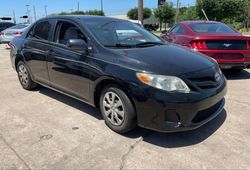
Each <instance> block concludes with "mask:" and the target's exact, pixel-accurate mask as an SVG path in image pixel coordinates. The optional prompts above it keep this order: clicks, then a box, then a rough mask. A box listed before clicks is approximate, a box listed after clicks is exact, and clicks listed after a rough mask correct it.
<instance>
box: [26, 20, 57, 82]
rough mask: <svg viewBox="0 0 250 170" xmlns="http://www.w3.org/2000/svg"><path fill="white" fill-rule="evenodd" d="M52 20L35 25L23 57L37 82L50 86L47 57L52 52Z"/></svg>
mask: <svg viewBox="0 0 250 170" xmlns="http://www.w3.org/2000/svg"><path fill="white" fill-rule="evenodd" d="M52 27H53V23H52V20H42V21H40V22H38V23H37V24H35V25H34V26H33V27H32V28H31V30H30V31H29V33H28V34H27V37H26V39H25V41H24V44H23V47H22V48H23V49H22V51H23V55H24V57H25V60H26V64H27V65H28V68H29V69H30V71H31V73H32V76H33V78H34V79H35V81H38V82H40V83H43V84H44V83H45V84H49V75H48V69H47V57H48V51H49V50H50V35H51V30H52Z"/></svg>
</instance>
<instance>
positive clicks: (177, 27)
mask: <svg viewBox="0 0 250 170" xmlns="http://www.w3.org/2000/svg"><path fill="white" fill-rule="evenodd" d="M170 32H171V33H174V34H175V33H183V32H185V30H184V29H183V28H182V26H181V25H176V26H175V27H174V28H173V29H172V30H171V31H170Z"/></svg>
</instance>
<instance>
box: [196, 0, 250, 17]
mask: <svg viewBox="0 0 250 170" xmlns="http://www.w3.org/2000/svg"><path fill="white" fill-rule="evenodd" d="M246 1H248V0H197V1H196V9H197V14H198V16H199V17H200V18H204V14H203V13H202V11H201V9H202V8H203V9H204V10H205V12H206V14H207V16H208V18H209V19H210V20H216V21H223V20H224V19H230V20H237V19H238V18H239V16H241V14H242V13H243V9H244V3H245V2H246Z"/></svg>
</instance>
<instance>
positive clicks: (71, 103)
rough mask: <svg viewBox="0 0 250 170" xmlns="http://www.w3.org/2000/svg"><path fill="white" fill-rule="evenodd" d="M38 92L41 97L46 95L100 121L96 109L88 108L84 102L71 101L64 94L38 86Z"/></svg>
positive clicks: (100, 117)
mask: <svg viewBox="0 0 250 170" xmlns="http://www.w3.org/2000/svg"><path fill="white" fill-rule="evenodd" d="M38 91H39V93H41V94H43V95H46V96H48V97H50V98H53V99H55V100H57V101H60V102H62V103H64V104H67V105H69V106H71V107H73V108H75V109H78V110H80V111H82V112H84V113H87V114H89V115H91V116H93V117H95V118H96V119H98V120H101V119H102V116H101V114H100V113H99V111H98V109H96V108H95V107H93V106H90V105H88V104H86V103H84V102H81V101H79V100H76V99H73V98H71V97H68V96H66V95H64V94H61V93H59V92H56V91H54V90H51V89H49V88H46V87H42V86H40V87H39V88H38Z"/></svg>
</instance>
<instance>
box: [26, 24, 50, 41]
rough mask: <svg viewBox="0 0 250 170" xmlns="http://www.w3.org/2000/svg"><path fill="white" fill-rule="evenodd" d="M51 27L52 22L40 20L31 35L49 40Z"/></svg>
mask: <svg viewBox="0 0 250 170" xmlns="http://www.w3.org/2000/svg"><path fill="white" fill-rule="evenodd" d="M50 29H51V24H50V23H49V22H48V21H45V22H40V23H38V24H37V25H35V27H34V28H33V30H32V31H31V32H30V35H29V36H30V37H34V38H36V39H40V40H49V32H50Z"/></svg>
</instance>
